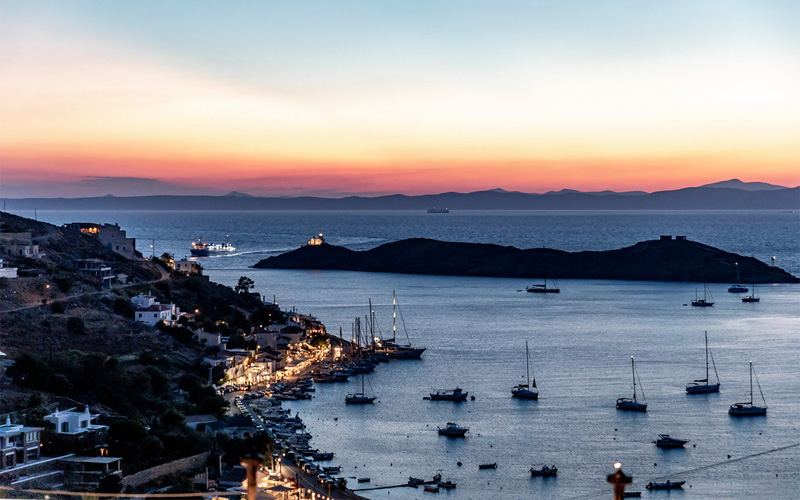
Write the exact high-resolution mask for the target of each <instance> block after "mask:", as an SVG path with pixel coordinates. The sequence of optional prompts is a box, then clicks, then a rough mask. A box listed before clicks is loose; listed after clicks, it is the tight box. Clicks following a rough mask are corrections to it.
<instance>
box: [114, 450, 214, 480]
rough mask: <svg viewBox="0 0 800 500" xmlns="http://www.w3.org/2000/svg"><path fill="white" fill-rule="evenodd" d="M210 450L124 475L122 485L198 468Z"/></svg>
mask: <svg viewBox="0 0 800 500" xmlns="http://www.w3.org/2000/svg"><path fill="white" fill-rule="evenodd" d="M210 455H211V452H205V453H201V454H199V455H194V456H192V457H186V458H181V459H180V460H173V461H172V462H167V463H165V464H161V465H157V466H155V467H152V468H150V469H145V470H143V471H139V472H137V473H136V474H131V475H130V476H125V477H123V478H122V485H123V486H132V487H133V486H141V485H143V484H146V483H149V482H151V481H155V480H156V479H158V478H161V477H164V476H169V475H170V474H175V473H177V472H183V471H185V470H190V469H194V468H199V467H202V466H204V465H205V463H206V461H207V460H208V457H209V456H210Z"/></svg>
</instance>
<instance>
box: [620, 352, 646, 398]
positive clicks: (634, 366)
mask: <svg viewBox="0 0 800 500" xmlns="http://www.w3.org/2000/svg"><path fill="white" fill-rule="evenodd" d="M631 373H632V374H633V397H632V398H619V399H617V410H626V411H642V412H646V411H647V399H645V397H644V390H642V391H641V392H642V400H643V401H644V402H643V403H640V402H639V400H638V399H637V398H636V378H637V377H636V365H635V364H634V362H633V356H631ZM639 385H641V382H640V383H639Z"/></svg>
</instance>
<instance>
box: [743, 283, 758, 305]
mask: <svg viewBox="0 0 800 500" xmlns="http://www.w3.org/2000/svg"><path fill="white" fill-rule="evenodd" d="M760 301H761V298H760V297H756V286H755V285H753V295H748V296H746V297H742V302H760Z"/></svg>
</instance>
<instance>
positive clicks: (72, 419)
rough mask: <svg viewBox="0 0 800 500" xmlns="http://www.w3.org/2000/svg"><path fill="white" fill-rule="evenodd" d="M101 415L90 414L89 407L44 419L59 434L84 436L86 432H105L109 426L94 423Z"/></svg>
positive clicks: (48, 416) (71, 409)
mask: <svg viewBox="0 0 800 500" xmlns="http://www.w3.org/2000/svg"><path fill="white" fill-rule="evenodd" d="M99 416H100V414H99V413H90V412H89V407H88V406H87V407H86V409H85V410H84V411H76V410H75V408H70V409H69V410H62V411H58V410H56V411H55V412H53V413H51V414H50V415H47V416H46V417H44V420H45V421H46V422H50V423H51V424H53V425H54V426H55V428H56V433H57V434H82V433H84V432H95V431H105V430H106V429H108V426H107V425H98V424H95V423H93V421H94V420H95V419H97V417H99Z"/></svg>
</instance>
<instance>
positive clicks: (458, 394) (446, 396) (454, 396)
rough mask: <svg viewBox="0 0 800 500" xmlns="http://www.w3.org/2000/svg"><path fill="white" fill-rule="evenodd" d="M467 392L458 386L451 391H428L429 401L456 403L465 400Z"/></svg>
mask: <svg viewBox="0 0 800 500" xmlns="http://www.w3.org/2000/svg"><path fill="white" fill-rule="evenodd" d="M468 394H469V393H467V392H464V391H463V390H462V389H461V388H460V387H456V388H455V389H453V390H452V391H448V390H444V391H436V392H432V393H430V400H431V401H454V402H456V403H458V402H461V401H466V400H467V395H468Z"/></svg>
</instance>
